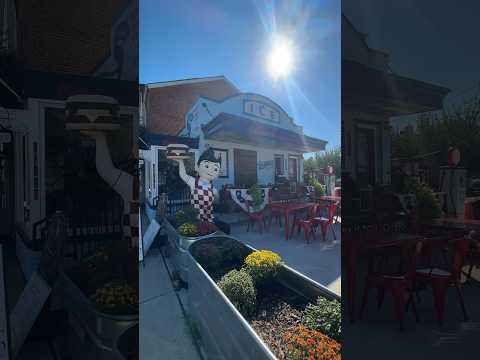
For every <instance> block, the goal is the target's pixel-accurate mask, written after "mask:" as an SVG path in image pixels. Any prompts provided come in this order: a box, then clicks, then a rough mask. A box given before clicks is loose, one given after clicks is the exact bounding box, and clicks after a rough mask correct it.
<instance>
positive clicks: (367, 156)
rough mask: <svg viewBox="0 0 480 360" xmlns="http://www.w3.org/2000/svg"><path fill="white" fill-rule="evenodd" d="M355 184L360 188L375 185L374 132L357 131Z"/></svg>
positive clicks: (372, 130) (360, 129) (367, 130)
mask: <svg viewBox="0 0 480 360" xmlns="http://www.w3.org/2000/svg"><path fill="white" fill-rule="evenodd" d="M356 145H357V146H356V147H357V149H356V150H357V151H356V154H357V182H358V185H359V186H360V188H366V187H368V186H374V185H375V130H374V129H366V128H359V129H357V144H356Z"/></svg>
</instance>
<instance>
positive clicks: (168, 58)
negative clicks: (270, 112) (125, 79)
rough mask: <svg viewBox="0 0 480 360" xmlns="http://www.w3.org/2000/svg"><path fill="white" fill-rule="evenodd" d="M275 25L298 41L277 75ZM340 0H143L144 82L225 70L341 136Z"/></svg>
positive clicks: (324, 132) (334, 141) (318, 128)
mask: <svg viewBox="0 0 480 360" xmlns="http://www.w3.org/2000/svg"><path fill="white" fill-rule="evenodd" d="M274 33H281V34H284V35H286V36H288V37H289V38H290V39H291V41H292V42H293V43H294V46H295V68H294V71H293V72H292V73H291V74H290V75H289V76H288V77H287V78H285V79H283V80H280V81H274V80H273V79H272V78H271V76H270V74H269V73H268V71H267V66H266V64H265V62H266V59H267V56H268V49H269V48H270V46H271V38H272V35H273V34H274ZM340 41H341V40H340V0H320V1H318V0H317V1H267V0H263V1H254V0H245V1H226V0H225V1H206V0H190V1H182V0H177V1H172V0H164V1H158V0H140V46H139V52H140V82H141V83H150V82H159V81H169V80H178V79H186V78H194V77H204V76H216V75H224V76H226V77H227V78H228V79H229V80H230V81H232V82H233V83H234V84H235V85H236V86H237V87H238V88H239V89H240V90H241V91H243V92H254V93H259V94H262V95H265V96H267V97H269V98H271V99H272V100H273V101H275V102H277V103H278V104H280V105H281V106H282V107H283V108H284V109H285V110H286V111H287V113H288V114H289V115H290V116H291V117H293V118H294V120H295V122H296V123H297V124H298V125H301V126H303V127H304V132H305V134H307V135H310V136H314V137H317V138H320V139H323V140H327V141H328V143H329V144H328V146H327V148H330V147H332V146H336V145H339V144H340Z"/></svg>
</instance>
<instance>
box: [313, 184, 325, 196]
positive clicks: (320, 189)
mask: <svg viewBox="0 0 480 360" xmlns="http://www.w3.org/2000/svg"><path fill="white" fill-rule="evenodd" d="M313 187H314V189H315V196H316V197H317V198H319V197H320V196H324V195H325V186H323V185H322V184H320V183H319V182H318V181H315V182H314V183H313Z"/></svg>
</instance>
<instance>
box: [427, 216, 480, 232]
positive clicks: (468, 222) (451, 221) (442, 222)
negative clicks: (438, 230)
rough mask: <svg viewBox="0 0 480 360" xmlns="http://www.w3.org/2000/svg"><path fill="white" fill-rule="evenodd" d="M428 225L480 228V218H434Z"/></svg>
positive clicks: (469, 228) (464, 228)
mask: <svg viewBox="0 0 480 360" xmlns="http://www.w3.org/2000/svg"><path fill="white" fill-rule="evenodd" d="M428 225H431V226H438V227H444V228H455V229H463V230H480V220H478V219H463V218H455V217H446V218H441V219H437V220H433V221H432V222H430V223H428Z"/></svg>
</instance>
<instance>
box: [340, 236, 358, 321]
mask: <svg viewBox="0 0 480 360" xmlns="http://www.w3.org/2000/svg"><path fill="white" fill-rule="evenodd" d="M360 241H361V234H358V233H354V232H352V231H348V230H343V229H342V246H341V249H342V264H343V265H345V270H346V271H345V274H346V286H347V294H346V295H347V309H348V316H349V319H350V322H351V323H353V322H355V295H356V284H357V257H358V247H359V243H360Z"/></svg>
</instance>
